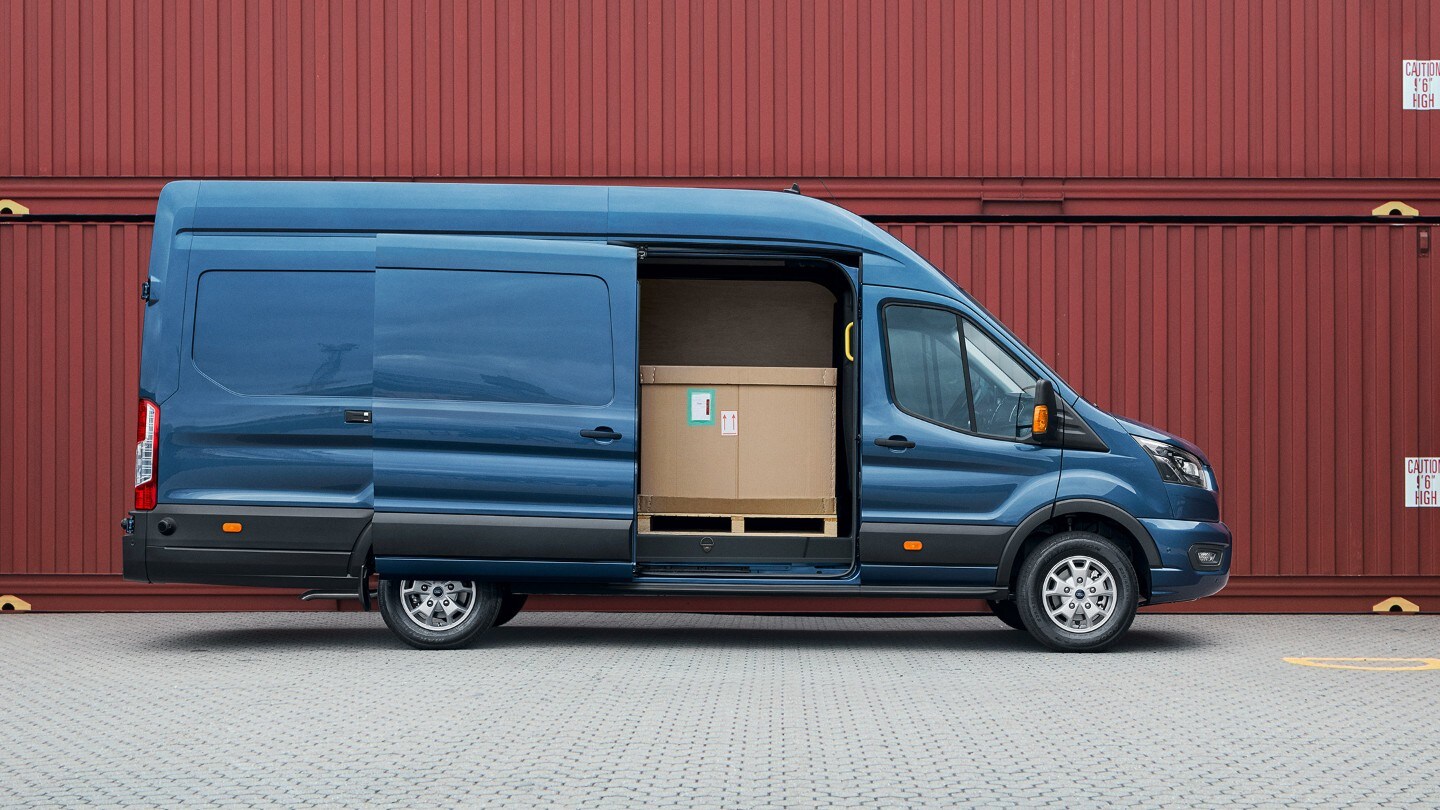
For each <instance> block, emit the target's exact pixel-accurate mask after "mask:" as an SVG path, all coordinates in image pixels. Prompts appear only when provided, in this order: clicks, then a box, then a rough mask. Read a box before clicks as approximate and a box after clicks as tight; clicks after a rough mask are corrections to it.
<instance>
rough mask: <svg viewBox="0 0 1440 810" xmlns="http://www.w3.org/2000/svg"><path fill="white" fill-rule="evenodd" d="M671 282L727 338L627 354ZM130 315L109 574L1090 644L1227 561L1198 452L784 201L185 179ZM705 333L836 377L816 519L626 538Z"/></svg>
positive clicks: (832, 216)
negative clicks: (821, 614) (989, 625)
mask: <svg viewBox="0 0 1440 810" xmlns="http://www.w3.org/2000/svg"><path fill="white" fill-rule="evenodd" d="M661 284H665V285H668V286H667V289H668V290H669V293H667V294H669V295H671V296H672V298H673V297H674V295H675V294H677V293H678V295H679V296H680V298H679V299H676V300H682V299H684V298H685V296H686V291H687V290H690V291H691V292H692V293H693V294H691V295H690V296H689V300H692V301H695V302H699V303H703V304H705V305H706V306H709V307H710V308H711V310H714V309H715V308H716V307H720V308H721V311H720V312H719V313H718V319H716V320H715V321H714V322H715V323H716V324H720V325H719V326H715V329H720V330H723V329H724V327H723V324H724V323H725V322H727V321H726V318H727V312H726V311H724V310H725V308H726V307H728V308H729V309H730V310H731V312H729V313H728V314H732V315H734V317H735V322H736V323H743V324H744V325H743V327H740V328H736V329H732V330H730V333H729V336H728V337H723V338H722V337H717V336H716V335H715V334H710V335H705V334H701V333H703V332H706V331H707V330H708V329H709V327H707V328H706V329H699V328H696V329H686V328H683V324H684V323H685V322H686V321H685V320H684V319H683V318H682V321H681V324H682V328H680V329H678V330H670V331H668V332H664V330H661V332H663V333H664V335H668V336H662V337H655V336H653V335H649V336H647V332H646V331H645V330H644V329H642V328H641V327H640V324H641V322H642V321H644V320H645V315H646V313H645V309H646V302H647V301H648V300H649V299H648V298H647V294H646V290H647V289H652V288H653V289H659V287H658V286H655V285H661ZM716 284H734V285H742V286H737V287H734V288H733V290H734V291H738V292H739V294H738V295H728V296H727V295H716V294H714V292H713V291H714V290H716V289H719V288H717V287H716V286H715V285H716ZM647 285H652V286H651V287H647ZM687 285H690V286H688V287H687ZM725 289H732V288H725ZM812 293H813V294H812ZM141 294H142V298H143V299H144V306H145V318H144V340H143V348H142V357H141V364H140V419H139V430H138V440H137V444H136V450H135V507H134V510H133V511H132V512H131V513H130V517H128V518H127V519H126V520H125V521H124V523H123V527H124V531H125V534H124V538H123V541H122V542H123V545H124V574H125V577H126V578H127V579H131V580H137V581H146V582H190V583H208V584H225V585H251V586H262V587H286V588H295V589H297V590H306V591H307V594H306V595H307V596H312V597H313V596H324V597H326V598H339V597H344V596H352V597H355V598H358V599H360V600H361V601H362V602H364V604H365V606H366V608H367V609H368V608H369V605H370V600H371V599H372V598H378V603H379V608H380V611H381V613H382V614H383V617H384V619H385V621H386V623H387V624H388V625H389V626H390V628H391V629H392V630H394V631H395V632H396V633H397V634H398V635H399V636H400V637H401V638H402V639H403V640H404V641H405V642H407V643H409V644H411V645H413V646H415V647H418V648H451V647H459V646H462V645H464V644H466V643H468V642H470V641H471V640H473V639H474V638H475V637H476V636H477V635H478V634H479V633H481V632H482V631H484V630H486V629H489V628H491V627H495V626H498V625H501V624H504V623H505V622H506V621H508V620H509V619H511V618H512V617H513V616H514V615H515V614H516V613H517V612H518V611H519V610H520V609H521V608H522V606H523V605H524V603H525V599H526V597H527V596H528V595H529V594H591V595H603V594H632V595H633V594H647V595H649V594H684V595H692V596H693V595H724V596H733V595H736V594H750V595H754V596H757V597H770V596H782V595H783V596H805V597H814V598H820V597H824V596H832V595H833V596H848V597H856V596H860V597H864V596H883V597H903V596H914V597H961V598H974V599H983V600H986V601H987V603H988V604H989V606H990V608H991V610H993V612H994V613H995V615H996V616H997V617H998V618H999V619H1000V620H1002V621H1003V622H1005V623H1006V624H1007V625H1009V626H1011V627H1014V628H1016V629H1023V630H1026V631H1028V632H1029V633H1030V634H1031V635H1033V636H1034V637H1035V638H1036V639H1037V640H1038V641H1039V642H1040V643H1041V644H1043V645H1045V646H1046V647H1049V648H1051V649H1055V650H1062V651H1088V650H1099V649H1103V648H1105V647H1107V646H1109V645H1110V644H1112V643H1113V642H1115V641H1116V639H1118V638H1119V637H1120V636H1121V635H1123V634H1124V633H1125V631H1126V630H1127V629H1128V628H1129V626H1130V624H1131V622H1132V620H1133V619H1134V617H1135V612H1136V609H1137V608H1138V607H1139V606H1140V605H1144V604H1151V605H1153V604H1163V603H1168V602H1177V601H1182V600H1190V599H1198V598H1200V597H1203V596H1208V595H1210V594H1213V593H1215V592H1217V591H1219V590H1220V589H1221V588H1222V587H1224V585H1225V583H1226V581H1227V579H1228V576H1229V567H1230V549H1231V540H1230V532H1229V530H1228V529H1227V528H1226V527H1225V525H1224V524H1223V523H1221V522H1220V514H1219V505H1218V501H1217V491H1216V481H1215V474H1214V472H1213V470H1212V469H1211V466H1210V464H1209V463H1208V462H1207V460H1206V458H1205V455H1204V454H1203V453H1202V452H1201V451H1200V449H1199V448H1197V447H1195V446H1194V445H1192V444H1190V443H1189V442H1187V441H1185V440H1184V439H1180V438H1178V437H1176V436H1172V435H1170V434H1167V433H1165V432H1163V431H1160V430H1157V429H1155V428H1152V427H1148V426H1146V425H1142V424H1140V423H1137V422H1134V421H1130V420H1127V419H1123V418H1120V417H1117V416H1114V415H1111V414H1109V413H1106V412H1104V411H1102V410H1100V409H1099V408H1097V407H1096V406H1094V405H1093V404H1091V403H1089V402H1086V401H1085V400H1084V399H1082V398H1081V397H1080V395H1079V393H1078V392H1076V391H1075V390H1073V389H1072V388H1071V387H1070V386H1068V385H1067V384H1066V383H1065V381H1064V380H1062V379H1061V378H1060V377H1059V376H1058V375H1057V374H1055V373H1054V372H1053V371H1051V370H1050V369H1049V368H1048V367H1046V365H1045V364H1044V363H1043V362H1041V360H1040V358H1038V357H1036V356H1035V355H1034V353H1032V352H1031V351H1030V350H1029V349H1027V348H1026V347H1025V345H1024V344H1022V343H1021V342H1020V341H1019V340H1018V339H1016V337H1015V336H1014V335H1012V334H1011V333H1010V332H1009V331H1008V330H1007V329H1006V328H1005V327H1004V326H1003V325H1002V324H1001V323H1000V322H999V321H997V320H996V319H995V318H994V317H993V316H992V315H991V314H990V313H989V312H987V311H986V310H985V309H984V308H983V307H981V306H980V305H979V304H978V303H977V302H976V301H975V300H974V299H973V298H971V297H970V296H969V295H967V294H966V293H965V292H964V291H963V290H961V289H959V288H958V287H957V286H956V285H955V284H954V283H953V282H951V281H950V280H949V279H947V278H946V277H945V276H944V275H942V274H941V273H940V272H939V271H938V270H936V269H935V268H934V267H933V266H931V265H930V264H929V263H927V262H926V261H925V260H924V259H922V258H921V257H920V256H918V255H916V254H915V253H914V252H913V251H911V250H910V249H909V248H907V247H906V246H905V245H903V244H901V243H900V242H898V241H897V240H895V239H894V238H892V237H890V236H889V235H887V234H886V233H885V232H883V231H882V230H880V229H879V228H877V227H876V226H874V225H872V224H871V223H869V222H866V221H865V220H863V219H861V218H859V217H857V216H855V215H853V214H851V213H849V212H847V211H845V210H843V209H841V208H838V207H836V206H833V205H829V204H826V203H823V202H820V201H817V200H814V199H810V198H807V197H805V196H802V195H800V194H798V193H785V192H773V193H771V192H756V191H738V190H701V189H674V188H631V187H614V188H606V187H563V186H543V185H533V186H531V185H484V184H428V183H339V182H231V181H183V182H175V183H171V184H169V185H167V186H166V187H165V190H164V192H163V193H162V194H161V197H160V201H159V207H158V211H157V212H156V219H155V237H154V247H153V250H152V254H151V265H150V272H149V277H148V280H147V281H146V282H145V283H144V286H143V289H142V291H141ZM802 299H803V300H805V301H810V300H820V301H822V302H823V305H822V306H821V307H820V308H819V309H815V308H813V307H812V308H811V309H810V310H809V312H810V315H808V316H806V317H805V318H791V317H788V316H787V314H786V313H787V309H786V307H788V306H791V305H792V302H798V301H801V300H802ZM725 302H730V303H728V304H727V303H725ZM747 312H748V313H753V312H763V313H765V314H764V316H763V317H758V318H757V317H749V316H747V315H746V313H747ZM815 312H819V315H818V316H816V315H815V314H814V313H815ZM714 314H715V313H714V312H712V315H714ZM652 331H653V330H652ZM690 333H694V334H696V335H698V337H695V338H694V339H693V341H694V342H695V347H694V351H695V352H696V353H697V354H696V356H699V355H700V354H703V353H704V352H706V351H709V352H711V353H712V354H713V353H714V351H715V350H716V347H717V346H720V347H721V348H723V349H724V352H725V353H724V359H722V360H721V361H720V362H715V361H714V359H713V358H712V359H711V360H710V361H708V362H710V363H711V364H712V365H726V364H728V362H727V361H733V364H734V365H741V366H744V365H767V364H769V365H785V364H786V361H785V360H784V358H783V357H782V358H779V359H776V358H775V357H769V358H768V359H767V357H762V355H767V354H777V353H778V354H783V353H784V350H788V349H790V348H791V347H794V346H796V345H799V344H804V345H806V346H808V347H810V348H809V350H811V351H812V353H818V354H819V355H820V357H821V360H822V361H823V363H824V364H825V365H826V366H828V367H829V368H828V369H827V371H833V378H834V392H835V399H834V402H835V405H834V410H833V414H832V415H831V417H830V419H831V420H832V421H830V422H826V423H825V424H827V425H829V424H833V431H834V441H833V453H826V454H822V455H823V458H824V459H826V461H825V462H824V463H827V464H828V463H833V466H834V477H833V482H834V483H833V486H834V499H833V503H834V509H833V511H834V516H833V521H831V523H830V524H827V528H833V530H829V531H825V532H815V531H811V530H809V529H808V528H805V529H804V530H801V529H802V528H804V527H799V526H800V525H799V524H787V523H786V522H785V521H784V520H779V521H768V522H767V521H755V522H754V523H755V525H756V526H757V527H761V528H760V529H759V530H758V532H759V533H756V532H750V531H748V530H746V531H742V532H739V533H736V532H733V531H730V529H731V525H730V524H728V523H723V524H721V525H718V526H716V525H714V524H709V523H707V524H703V525H699V528H698V530H694V531H690V530H673V529H666V528H665V526H664V525H663V524H662V523H659V522H657V523H655V524H653V525H652V524H650V523H648V522H642V520H640V518H642V517H643V515H641V514H639V513H638V512H637V497H638V496H639V495H641V494H642V493H639V492H637V481H638V480H640V478H641V470H639V466H640V463H641V459H642V455H643V454H642V452H641V448H642V443H644V442H645V441H646V436H645V435H642V433H641V426H642V418H641V397H640V394H639V390H640V386H639V382H638V378H639V371H640V367H641V364H642V363H645V362H647V361H646V358H647V356H661V355H666V354H674V353H676V352H677V351H678V352H682V353H683V351H686V350H687V349H686V347H687V346H689V343H688V342H687V341H691V338H687V337H686V336H685V335H687V334H690ZM747 347H748V348H747ZM778 354H777V356H778ZM706 407H708V405H707V406H706ZM827 429H828V428H827ZM832 459H833V461H832ZM677 463H681V464H685V463H694V464H703V463H705V459H703V458H700V457H696V458H693V459H690V458H680V459H679V460H678V462H677ZM769 464H770V465H771V466H772V467H774V468H775V469H774V470H773V472H775V473H777V474H779V475H781V476H784V475H786V474H787V470H786V466H787V461H786V459H784V458H783V457H781V458H779V459H777V460H772V461H771V462H769ZM827 472H828V471H827ZM797 527H799V528H797ZM642 528H643V529H657V531H648V530H641V529H642ZM685 528H687V527H685V526H681V529H685ZM372 582H378V591H372V584H371V583H372Z"/></svg>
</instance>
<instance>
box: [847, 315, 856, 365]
mask: <svg viewBox="0 0 1440 810" xmlns="http://www.w3.org/2000/svg"><path fill="white" fill-rule="evenodd" d="M854 328H855V322H854V321H851V322H849V323H847V324H845V359H846V360H849V361H850V362H852V363H853V362H855V355H854V353H853V352H851V351H850V332H851V330H853V329H854Z"/></svg>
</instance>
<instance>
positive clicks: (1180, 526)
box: [1140, 519, 1233, 605]
mask: <svg viewBox="0 0 1440 810" xmlns="http://www.w3.org/2000/svg"><path fill="white" fill-rule="evenodd" d="M1140 522H1141V523H1142V524H1144V526H1145V529H1146V531H1148V532H1150V536H1151V538H1153V539H1154V540H1155V546H1156V548H1157V549H1158V550H1159V552H1160V560H1161V563H1162V567H1160V568H1151V569H1150V601H1149V603H1148V604H1152V605H1163V604H1166V603H1169V602H1187V601H1190V600H1192V599H1200V598H1203V597H1206V596H1210V595H1212V594H1215V593H1218V592H1219V591H1220V589H1221V588H1224V587H1225V584H1226V583H1227V582H1229V581H1230V558H1231V555H1232V552H1233V540H1232V538H1231V536H1230V529H1229V527H1227V526H1226V525H1225V524H1224V523H1220V522H1210V521H1201V520H1161V519H1149V520H1141V521H1140ZM1197 547H1199V548H1203V549H1210V550H1217V551H1219V552H1220V564H1219V566H1218V567H1215V568H1200V567H1198V566H1197V565H1196V564H1195V563H1194V555H1193V554H1192V551H1193V550H1195V549H1196V548H1197Z"/></svg>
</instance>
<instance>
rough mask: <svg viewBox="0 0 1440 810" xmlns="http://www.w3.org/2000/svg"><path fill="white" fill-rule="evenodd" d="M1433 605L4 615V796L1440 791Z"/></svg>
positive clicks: (244, 802) (875, 801)
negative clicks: (1355, 661)
mask: <svg viewBox="0 0 1440 810" xmlns="http://www.w3.org/2000/svg"><path fill="white" fill-rule="evenodd" d="M1286 656H1345V657H1354V656H1372V657H1405V658H1409V657H1422V658H1440V620H1437V618H1436V617H1434V616H1419V617H1416V616H1393V617H1392V616H1377V617H1368V616H1358V617H1339V616H1334V617H1324V616H1308V617H1301V616H1276V617H1227V616H1142V617H1141V618H1140V619H1139V620H1138V621H1137V622H1136V624H1135V628H1134V629H1133V630H1132V631H1131V634H1130V636H1129V637H1128V639H1127V640H1126V641H1124V642H1122V644H1121V645H1120V646H1119V647H1118V648H1116V649H1115V650H1113V651H1112V652H1109V653H1105V654H1100V655H1060V654H1054V653H1046V652H1042V651H1041V650H1040V649H1039V648H1038V647H1037V645H1035V644H1034V643H1032V642H1031V641H1030V639H1029V638H1028V637H1027V636H1025V635H1024V634H1021V633H1018V632H1015V631H1011V630H1007V629H1004V627H1003V626H1002V625H1001V624H1000V623H999V622H998V621H996V620H994V619H991V618H988V617H966V618H883V619H861V618H834V617H831V618H778V617H743V616H688V615H660V614H631V615H621V614H570V613H527V614H522V615H521V616H520V617H519V618H518V619H516V620H515V622H514V623H513V624H512V625H510V626H507V627H504V628H500V629H497V630H495V631H492V632H491V634H490V635H489V636H487V637H486V638H485V640H484V641H482V643H481V645H480V646H478V647H476V648H474V649H470V650H464V651H455V652H417V651H413V650H410V649H409V648H405V647H402V646H401V645H400V644H399V643H398V642H397V641H395V640H394V639H393V638H392V637H391V636H390V633H389V632H388V631H387V630H386V629H385V627H384V626H383V625H382V624H381V621H380V618H379V616H378V615H375V614H369V615H366V614H354V613H350V614H313V613H305V614H302V613H296V614H208V615H207V614H189V615H169V616H162V615H91V616H63V615H49V616H41V615H31V616H4V617H0V675H3V678H4V680H3V685H0V688H3V697H0V745H3V749H0V806H3V807H10V806H16V805H35V806H46V805H53V806H71V805H77V804H86V803H94V804H105V805H124V804H135V805H147V806H153V805H174V804H182V803H190V804H195V803H204V804H213V805H221V806H236V807H239V806H279V805H293V804H310V805H323V806H346V805H350V806H353V805H362V804H363V805H380V804H390V805H404V806H416V805H432V806H459V805H475V804H485V803H489V804H493V805H502V804H503V805H507V806H514V807H535V806H565V807H615V808H629V807H637V806H663V807H671V806H686V807H816V806H824V807H831V806H838V807H895V806H953V805H958V804H970V805H982V806H994V805H1009V806H1015V805H1020V806H1040V805H1045V806H1057V807H1058V806H1064V807H1085V806H1108V805H1113V804H1123V805H1138V806H1171V807H1174V806H1182V805H1199V806H1228V805H1236V806H1281V805H1297V804H1298V805H1308V806H1316V807H1321V806H1324V807H1335V806H1346V805H1354V806H1381V805H1387V806H1401V805H1405V806H1412V807H1413V806H1440V804H1437V803H1440V670H1432V671H1417V672H1362V671H1342V670H1333V669H1317V668H1310V667H1300V666H1295V665H1292V664H1287V663H1285V662H1284V661H1283V660H1282V658H1284V657H1286Z"/></svg>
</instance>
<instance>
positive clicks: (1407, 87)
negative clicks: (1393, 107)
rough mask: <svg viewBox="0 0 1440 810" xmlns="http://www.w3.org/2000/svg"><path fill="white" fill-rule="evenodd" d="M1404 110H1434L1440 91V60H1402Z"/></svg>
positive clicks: (1401, 94) (1401, 90) (1401, 85)
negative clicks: (1436, 96)
mask: <svg viewBox="0 0 1440 810" xmlns="http://www.w3.org/2000/svg"><path fill="white" fill-rule="evenodd" d="M1400 82H1401V84H1400V88H1401V89H1400V96H1401V99H1402V102H1401V103H1402V105H1403V106H1402V109H1406V110H1433V109H1435V108H1436V99H1435V93H1436V91H1440V59H1402V60H1400Z"/></svg>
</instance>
